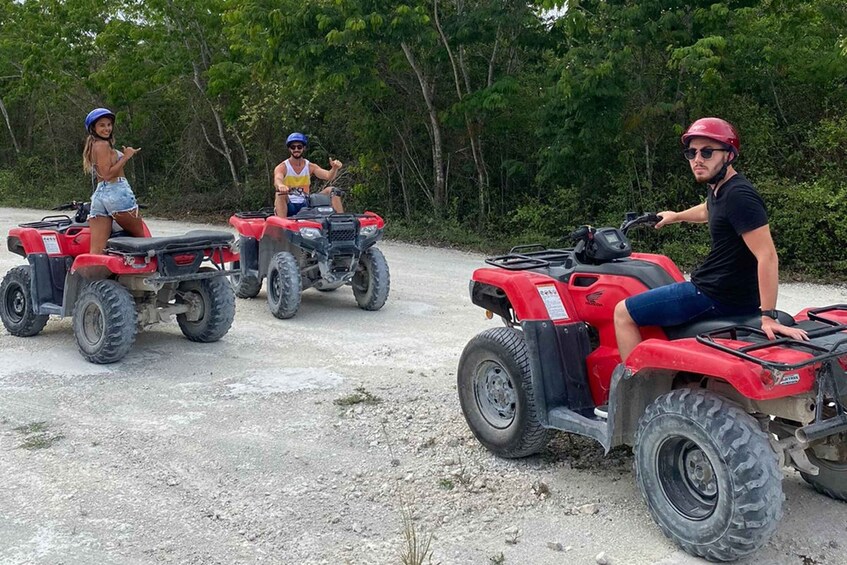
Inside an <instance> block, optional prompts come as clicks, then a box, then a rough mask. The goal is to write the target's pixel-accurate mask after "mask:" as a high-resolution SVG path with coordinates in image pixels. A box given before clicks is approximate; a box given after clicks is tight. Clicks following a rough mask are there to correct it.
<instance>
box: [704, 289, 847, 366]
mask: <svg viewBox="0 0 847 565" xmlns="http://www.w3.org/2000/svg"><path fill="white" fill-rule="evenodd" d="M833 310H837V311H842V312H847V304H836V305H834V306H827V307H825V308H817V309H815V310H809V312H808V316H809V319H810V320H813V321H815V322H820V323H822V324H825V326H826V327H821V328H817V329H812V330H809V331H807V332H806V333H807V334H808V336H809V339H814V338H821V337H826V336H834V335H835V334H837V333H839V332H847V325H844V324H839V323H838V322H835V321H833V320H830V319H827V318H825V317H823V316H821V314H824V313H826V312H831V311H833ZM740 334H743V336H742V338H744V339H742V341H745V340H747V339H749V340H750V341H754V343H751V344H750V345H745V346H744V347H739V348H738V349H733V348H731V347H727V346H725V345H723V344H720V343H717V342H716V341H715V339H732V340H738V339H739V335H740ZM751 338H752V339H751ZM697 341H698V342H699V343H702V344H703V345H707V346H709V347H712V348H714V349H718V350H720V351H723V352H724V353H728V354H729V355H733V356H735V357H740V358H741V359H744V360H745V361H750V362H751V363H756V364H757V365H760V366H762V367H764V368H766V369H770V370H775V371H794V370H797V369H801V368H803V367H808V366H809V365H814V364H816V363H822V362H824V361H828V360H830V359H834V358H836V357H842V356H845V355H847V333H845V334H844V338H843V339H840V340H838V341H836V342H835V343H833V344H832V345H829V346H824V345H818V344H815V343H811V342H810V341H803V340H799V339H792V338H789V337H779V338H777V339H775V340H773V341H771V340H769V339H768V337H767V335H766V334H765V332H763V331H762V330H761V329H760V328H754V327H752V326H744V325H738V326H727V327H723V328H719V329H716V330H713V331H710V332H707V333H704V334H700V335H698V336H697ZM771 347H788V348H791V349H798V350H801V351H806V352H807V353H811V354H812V357H810V358H808V359H805V360H804V361H801V362H799V363H780V362H777V361H768V360H766V359H761V358H759V357H755V356H753V355H750V352H752V351H761V350H763V349H769V348H771Z"/></svg>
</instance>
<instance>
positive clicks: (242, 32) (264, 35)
mask: <svg viewBox="0 0 847 565" xmlns="http://www.w3.org/2000/svg"><path fill="white" fill-rule="evenodd" d="M551 10H553V11H551ZM552 14H556V15H555V16H553V15H552ZM845 30H847V3H845V2H844V1H843V0H811V1H802V0H801V1H789V0H764V1H754V0H736V1H715V0H709V1H707V2H706V1H698V0H688V1H686V2H681V1H675V0H638V1H636V0H616V1H587V0H576V1H570V2H561V1H553V0H536V1H528V2H524V3H518V2H506V1H503V0H428V1H419V0H405V1H397V0H308V1H303V0H296V1H295V0H204V1H202V2H200V1H197V0H145V1H143V2H142V1H139V0H38V1H34V0H0V204H3V205H21V206H23V205H27V206H50V205H53V204H57V203H59V202H62V201H67V200H70V199H85V198H86V197H87V196H88V195H89V194H90V191H91V183H90V179H89V178H87V177H86V176H85V175H84V174H83V173H82V166H81V152H82V146H83V142H84V137H85V133H84V128H83V125H82V122H83V119H84V117H85V115H86V113H87V112H88V111H89V110H90V109H92V108H94V107H96V106H101V105H102V106H107V107H110V108H112V109H113V110H114V111H116V112H117V115H118V121H117V125H116V137H117V144H118V146H121V145H127V146H133V147H140V148H141V149H142V151H141V152H140V153H139V155H138V157H136V158H135V159H133V160H132V161H131V162H130V163H131V166H130V167H129V168H128V170H127V173H128V175H129V177H130V181H131V183H132V185H133V187H134V189H135V191H136V193H137V194H138V196H139V199H140V200H141V201H142V202H144V203H146V204H148V205H150V206H151V207H152V209H151V210H150V213H152V214H169V215H173V216H183V217H184V216H189V215H194V216H196V215H205V216H217V217H226V216H228V215H229V214H231V213H232V212H234V211H237V210H243V209H254V208H258V207H262V206H266V205H269V204H270V203H271V199H272V190H271V176H272V171H273V168H274V166H275V165H276V164H278V163H279V162H280V161H282V160H283V159H285V158H286V157H287V152H286V149H285V144H284V140H285V137H286V136H287V134H288V133H290V132H291V131H295V130H297V131H304V132H306V133H307V134H308V135H309V136H310V141H311V144H310V147H309V151H308V154H307V156H308V158H310V159H311V160H312V161H315V162H317V163H318V164H319V165H322V166H324V167H328V159H329V158H330V157H335V158H338V159H340V160H342V161H343V162H344V164H345V167H344V169H343V174H342V175H341V176H340V177H339V179H338V180H337V181H336V184H339V185H341V186H343V187H344V188H346V189H348V191H349V193H348V197H347V205H348V207H349V208H351V209H353V210H362V209H370V210H374V211H376V212H378V213H380V214H382V215H384V216H385V217H386V219H387V221H388V223H389V235H391V234H394V235H395V236H397V237H403V238H405V239H411V240H416V241H424V242H438V243H441V244H456V245H463V246H469V247H474V248H483V249H490V250H502V249H503V248H506V247H508V246H510V245H513V244H518V243H529V242H543V243H545V244H548V245H558V246H562V245H567V244H568V242H567V241H566V234H567V233H569V232H570V231H571V230H572V229H573V228H574V227H576V226H578V225H580V224H584V223H589V224H593V225H617V224H619V223H620V221H621V219H622V217H623V214H624V212H626V211H627V210H635V211H661V210H680V209H683V208H687V207H690V206H692V205H695V204H697V203H699V202H701V201H702V199H703V198H704V195H705V188H704V187H703V186H702V185H697V184H695V183H694V182H693V180H692V177H691V173H690V171H689V168H688V165H687V163H686V161H685V160H684V159H683V158H682V156H681V153H680V149H681V147H680V142H679V137H680V135H681V134H682V132H683V131H684V129H685V127H686V126H687V125H688V124H689V123H690V122H691V121H693V120H694V119H696V118H698V117H702V116H708V115H716V116H721V117H723V118H725V119H728V120H730V121H731V122H733V123H734V124H735V125H736V127H737V128H738V130H739V131H740V134H741V140H742V141H741V142H742V150H741V157H740V160H739V162H738V169H739V170H741V171H743V172H744V173H745V174H746V175H747V176H748V178H750V179H751V180H752V181H753V182H754V184H756V186H757V187H758V188H759V190H760V191H761V192H762V194H763V196H764V197H765V200H766V203H767V205H768V208H769V212H770V215H771V228H772V231H773V233H774V237H775V240H776V243H777V247H778V250H779V252H780V257H781V265H782V266H783V267H789V268H792V269H793V270H809V271H812V272H821V273H833V272H838V269H839V268H840V267H839V266H840V265H842V263H843V262H847V245H845V244H846V243H847V222H845V215H847V207H845V204H847V201H846V200H847V155H845V151H844V148H845V147H847V37H845ZM635 237H636V243H635V245H636V247H637V248H638V249H641V250H644V251H659V252H664V253H668V254H670V255H671V257H673V258H674V259H675V260H677V261H679V262H680V263H681V264H682V265H684V266H686V267H691V266H692V265H693V264H696V262H697V261H699V260H700V259H702V257H703V255H704V253H705V252H706V251H707V250H708V234H707V233H706V230H705V228H704V227H702V226H674V227H672V228H669V229H666V230H662V231H661V232H652V233H647V232H643V233H640V234H638V235H637V236H635Z"/></svg>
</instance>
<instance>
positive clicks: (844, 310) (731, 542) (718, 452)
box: [458, 214, 847, 561]
mask: <svg viewBox="0 0 847 565" xmlns="http://www.w3.org/2000/svg"><path fill="white" fill-rule="evenodd" d="M658 220H659V218H658V216H656V215H654V214H645V215H643V216H640V217H636V216H635V214H628V215H627V219H626V221H625V222H624V223H623V224H622V226H621V228H620V229H616V228H596V229H595V228H590V227H588V226H583V227H582V228H580V229H578V230H577V231H575V232H574V233H573V234H571V236H572V238H573V240H574V242H575V247H574V248H572V249H546V248H544V247H542V246H537V245H536V246H521V247H518V248H514V249H512V251H511V252H510V253H509V254H507V255H502V256H498V257H492V258H490V259H488V260H486V263H488V264H489V265H490V267H488V268H481V269H478V270H476V271H475V272H474V273H473V276H472V280H471V282H470V295H471V300H472V301H473V302H474V304H476V305H478V306H481V307H482V308H485V309H486V310H487V311H488V313H489V315H498V316H500V317H501V318H502V319H503V320H504V322H505V325H506V327H500V328H494V329H489V330H486V331H484V332H482V333H480V334H479V335H477V336H476V337H474V338H473V339H472V340H471V341H470V342H469V343H468V344H467V346H466V347H465V350H464V352H463V354H462V357H461V360H460V362H459V368H458V392H459V400H460V403H461V406H462V411H463V413H464V416H465V419H466V420H467V422H468V425H469V426H470V428H471V430H472V431H473V433H474V434H475V435H476V437H477V439H478V440H479V441H480V442H481V443H482V444H483V445H484V446H485V447H486V448H488V449H489V450H491V451H492V452H493V453H495V454H497V455H499V456H501V457H507V458H514V457H524V456H528V455H532V454H535V453H538V452H540V451H541V450H542V449H544V447H545V445H546V444H547V441H548V439H549V437H550V433H551V430H562V431H565V432H570V433H576V434H580V435H584V436H587V437H591V438H594V439H595V440H597V441H598V442H600V443H601V444H602V445H603V447H604V448H605V450H606V451H607V452H608V450H609V449H611V448H612V447H615V446H618V445H629V446H632V447H633V452H634V467H635V476H636V481H637V483H638V486H639V488H640V490H641V493H642V495H643V497H644V499H645V501H646V503H647V506H648V509H649V511H650V513H651V515H652V516H653V518H654V520H655V521H656V522H657V523H658V525H659V527H660V528H661V529H662V531H663V532H664V533H665V534H666V535H667V536H668V537H669V538H671V539H672V540H673V541H675V542H676V543H677V544H679V545H680V546H681V547H682V548H683V549H684V550H685V551H687V552H688V553H691V554H692V555H697V556H700V557H704V558H706V559H709V560H712V561H731V560H735V559H737V558H739V557H742V556H744V555H748V554H750V553H753V552H754V551H756V550H757V549H758V548H760V547H761V546H762V545H763V544H764V543H765V542H766V541H767V540H768V539H769V537H770V536H771V534H772V533H773V532H774V530H775V529H776V526H777V523H778V521H779V520H780V518H781V516H782V503H783V500H784V496H783V491H782V473H781V471H780V467H781V466H782V465H790V466H793V467H795V468H796V469H798V470H799V471H800V473H801V474H802V476H803V478H804V479H805V480H806V481H808V482H809V483H810V484H811V485H812V486H813V487H814V488H815V489H817V490H818V491H820V492H822V493H824V494H827V495H829V496H831V497H833V498H836V499H839V500H847V441H845V440H847V436H846V435H845V432H847V414H845V410H844V402H845V399H846V398H845V394H847V375H845V370H844V369H845V367H847V305H835V306H829V307H826V308H814V309H813V308H809V309H804V310H803V311H801V312H799V313H798V314H796V315H795V316H793V317H792V316H789V315H788V314H786V313H783V312H781V313H780V321H781V322H782V323H783V324H787V325H794V324H796V325H797V326H799V327H801V328H803V329H805V330H806V331H807V332H808V334H809V337H810V341H808V342H803V341H798V340H792V339H788V338H779V339H776V340H774V341H768V340H767V338H766V336H765V335H764V332H762V331H761V322H760V320H761V318H760V317H759V316H758V315H757V316H750V317H743V318H722V319H713V320H706V321H700V322H694V323H690V324H684V325H680V326H674V327H664V328H660V327H651V328H643V329H642V335H643V337H644V338H645V340H644V341H643V342H641V343H640V344H639V345H638V346H637V347H636V348H635V349H634V350H633V352H632V354H631V355H630V357H629V358H628V359H627V363H626V364H625V365H623V364H621V363H620V356H619V354H618V350H617V343H616V339H615V332H614V321H613V313H614V308H615V305H616V304H617V303H618V302H619V301H620V300H622V299H624V298H626V297H628V296H631V295H634V294H637V293H639V292H643V291H645V290H648V289H650V288H655V287H657V286H661V285H665V284H671V283H674V282H678V281H682V280H684V278H683V276H682V273H681V272H680V270H679V269H678V268H677V267H676V266H675V265H674V264H673V262H672V261H671V260H670V259H668V258H667V257H665V256H661V255H651V254H644V253H632V249H631V245H630V243H629V241H628V239H627V237H626V233H627V231H628V230H629V229H630V228H632V227H634V226H637V225H655V223H656V222H657V221H658Z"/></svg>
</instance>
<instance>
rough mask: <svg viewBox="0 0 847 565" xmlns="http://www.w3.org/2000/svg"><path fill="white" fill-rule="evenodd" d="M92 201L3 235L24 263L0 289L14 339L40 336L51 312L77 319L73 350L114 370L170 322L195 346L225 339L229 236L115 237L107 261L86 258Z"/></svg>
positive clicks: (1, 314)
mask: <svg viewBox="0 0 847 565" xmlns="http://www.w3.org/2000/svg"><path fill="white" fill-rule="evenodd" d="M88 206H89V205H88V203H86V202H71V203H68V204H65V205H62V206H59V207H57V208H56V209H58V210H76V212H75V214H74V217H73V218H71V217H70V216H67V215H64V214H61V215H54V216H47V217H44V218H42V219H41V220H40V221H37V222H28V223H24V224H21V225H20V226H19V227H16V228H12V229H11V230H9V235H8V237H7V239H6V242H7V247H8V248H9V250H10V251H11V252H12V253H16V254H18V255H20V256H21V257H24V258H26V260H27V264H26V265H21V266H18V267H14V268H13V269H11V270H10V271H9V272H7V273H6V276H5V277H4V278H3V281H2V283H0V318H2V321H3V325H4V326H5V327H6V330H8V331H9V333H11V334H12V335H15V336H19V337H31V336H34V335H36V334H38V333H39V332H40V331H41V330H42V329H43V328H44V326H45V325H46V324H47V320H48V319H49V317H50V316H51V315H53V316H59V317H66V316H73V330H74V336H75V337H76V341H77V345H78V347H79V351H80V353H81V354H82V356H83V357H85V359H87V360H88V361H91V362H92V363H114V362H116V361H119V360H120V359H122V358H123V357H124V356H125V355H126V354H127V353H128V352H129V349H130V348H131V347H132V344H133V342H134V341H135V336H136V332H137V331H138V329H146V328H148V327H150V326H152V325H153V324H156V323H158V322H160V321H167V320H168V319H169V318H170V316H172V315H175V316H176V320H177V323H178V324H179V327H180V329H181V330H182V333H183V335H185V337H187V338H188V339H189V340H191V341H196V342H212V341H217V340H219V339H221V338H222V337H223V336H224V335H225V334H226V333H227V332H228V331H229V328H230V326H231V325H232V320H233V318H234V316H235V295H234V292H233V290H232V286H231V285H230V283H229V281H228V280H227V279H226V277H225V275H227V274H228V273H227V272H226V270H225V269H224V267H223V266H224V265H225V264H226V263H230V262H233V261H236V260H237V259H238V255H237V254H235V253H234V252H233V250H232V246H233V239H234V237H233V235H232V234H230V233H228V232H223V231H212V230H194V231H189V232H187V233H186V234H185V235H180V236H173V237H151V236H150V230H149V229H148V228H147V226H146V224H145V226H144V232H145V235H146V237H128V236H126V234H123V233H113V237H111V238H110V239H109V240H108V242H107V244H106V249H105V254H104V255H91V254H90V253H88V251H89V246H90V239H91V231H90V228H89V226H88V210H89V207H88Z"/></svg>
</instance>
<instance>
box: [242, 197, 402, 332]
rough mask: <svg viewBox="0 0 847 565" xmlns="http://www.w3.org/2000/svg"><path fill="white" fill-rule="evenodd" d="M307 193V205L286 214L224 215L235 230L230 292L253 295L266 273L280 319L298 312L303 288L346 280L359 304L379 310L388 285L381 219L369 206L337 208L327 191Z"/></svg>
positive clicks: (332, 285)
mask: <svg viewBox="0 0 847 565" xmlns="http://www.w3.org/2000/svg"><path fill="white" fill-rule="evenodd" d="M308 198H309V206H308V207H306V208H303V209H301V210H300V211H299V212H298V213H297V215H295V216H292V217H289V218H281V217H279V216H275V215H274V211H273V210H272V209H263V210H259V211H257V212H239V213H236V214H235V215H233V216H232V217H231V218H230V219H229V223H230V224H231V225H232V226H233V227H235V229H236V230H238V233H239V234H240V238H239V243H238V246H239V253H240V260H239V261H238V262H237V263H236V264H235V265H234V266H233V269H234V270H235V271H236V275H235V276H234V277H233V280H234V283H235V294H236V295H237V296H238V297H239V298H254V297H256V295H258V294H259V291H260V290H261V288H262V281H263V280H264V278H265V277H267V279H268V307H269V308H270V310H271V313H272V314H273V315H274V316H276V317H277V318H282V319H285V318H291V317H292V316H294V315H295V314H296V313H297V310H298V309H299V308H300V298H301V296H300V293H301V292H302V291H304V290H306V289H308V288H312V287H314V288H316V289H317V290H320V291H324V292H328V291H332V290H336V289H337V288H339V287H341V286H344V285H348V284H349V285H350V286H352V287H353V296H354V297H355V298H356V303H357V304H358V305H359V307H360V308H362V309H364V310H379V309H380V308H382V306H383V305H384V304H385V301H386V300H387V299H388V291H389V286H390V275H389V272H388V263H387V262H386V261H385V256H384V255H383V254H382V252H381V251H380V250H379V249H377V248H376V247H375V244H376V242H377V241H379V239H380V238H381V237H382V231H383V228H384V226H385V222H384V221H383V220H382V218H380V217H379V216H377V215H376V214H374V213H373V212H365V213H364V214H338V213H336V212H335V211H334V210H333V209H332V206H330V197H329V195H326V194H320V193H319V194H312V195H310V196H309V197H308Z"/></svg>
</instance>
